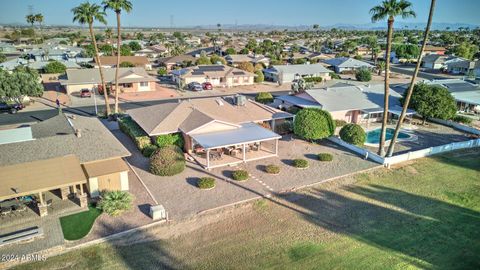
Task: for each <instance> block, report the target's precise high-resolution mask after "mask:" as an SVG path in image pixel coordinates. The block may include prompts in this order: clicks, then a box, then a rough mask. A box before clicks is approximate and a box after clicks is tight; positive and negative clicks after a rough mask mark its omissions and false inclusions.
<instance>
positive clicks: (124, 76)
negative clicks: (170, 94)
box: [59, 68, 158, 95]
mask: <svg viewBox="0 0 480 270" xmlns="http://www.w3.org/2000/svg"><path fill="white" fill-rule="evenodd" d="M102 70H103V77H104V79H105V83H106V84H107V85H110V86H111V87H114V86H115V71H116V69H114V68H105V69H102ZM118 74H119V75H118V82H119V87H120V91H121V92H142V91H154V90H156V82H157V81H158V79H157V78H155V77H152V76H150V75H148V74H147V72H146V71H145V69H143V68H120V69H119V71H118ZM59 81H60V84H61V85H63V86H64V87H65V89H66V91H67V94H69V95H71V94H72V93H74V92H79V91H80V90H81V89H84V88H86V89H98V87H99V86H100V85H101V83H102V82H101V79H100V72H99V71H98V69H67V71H66V76H65V77H64V78H59Z"/></svg>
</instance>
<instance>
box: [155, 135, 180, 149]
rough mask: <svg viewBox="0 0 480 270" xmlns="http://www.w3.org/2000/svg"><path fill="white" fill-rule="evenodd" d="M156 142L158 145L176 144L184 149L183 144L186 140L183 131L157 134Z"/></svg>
mask: <svg viewBox="0 0 480 270" xmlns="http://www.w3.org/2000/svg"><path fill="white" fill-rule="evenodd" d="M155 143H156V145H157V146H158V147H164V146H168V145H176V146H178V147H180V148H182V149H183V145H184V143H185V142H184V140H183V136H182V134H181V133H174V134H165V135H159V136H157V138H156V139H155Z"/></svg>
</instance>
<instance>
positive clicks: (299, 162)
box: [293, 159, 308, 168]
mask: <svg viewBox="0 0 480 270" xmlns="http://www.w3.org/2000/svg"><path fill="white" fill-rule="evenodd" d="M293 166H294V167H295V168H307V167H308V161H307V160H305V159H294V160H293Z"/></svg>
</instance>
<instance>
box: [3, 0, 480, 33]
mask: <svg viewBox="0 0 480 270" xmlns="http://www.w3.org/2000/svg"><path fill="white" fill-rule="evenodd" d="M81 2H84V1H80V0H61V1H60V0H15V1H13V0H9V1H8V2H7V1H4V2H3V3H2V8H1V9H0V23H24V21H25V19H24V18H25V15H26V14H27V13H28V10H29V8H28V7H29V5H32V6H33V10H34V12H41V13H43V15H44V17H45V23H46V24H57V25H58V24H67V25H68V24H72V14H71V12H70V10H71V9H72V7H75V6H76V5H78V4H79V3H81ZM90 2H95V3H101V1H100V0H97V1H95V0H91V1H90ZM131 2H132V3H133V11H132V12H131V13H130V14H126V15H123V16H122V21H123V25H124V26H166V27H168V26H170V18H171V16H173V21H174V25H175V26H176V27H182V26H195V25H213V24H217V23H221V24H235V23H236V22H237V23H238V24H239V25H240V24H272V25H290V26H295V25H312V24H315V23H317V24H320V26H328V25H334V24H337V23H341V24H365V23H369V22H370V16H369V14H368V11H369V9H370V8H371V7H372V6H374V5H376V4H378V3H380V2H381V0H310V1H308V0H236V1H231V0H156V1H155V0H131ZM411 2H412V3H413V7H414V10H415V11H416V12H417V18H415V19H410V20H407V22H425V21H426V18H427V16H428V8H429V4H430V1H428V0H411ZM479 11H480V0H437V8H436V13H435V16H434V22H438V23H468V24H475V25H480V16H478V12H479ZM399 21H402V20H401V19H399ZM108 22H109V25H110V26H113V25H114V24H115V18H114V16H113V14H112V12H109V16H108Z"/></svg>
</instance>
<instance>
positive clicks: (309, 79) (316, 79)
mask: <svg viewBox="0 0 480 270" xmlns="http://www.w3.org/2000/svg"><path fill="white" fill-rule="evenodd" d="M303 79H304V80H305V82H313V83H321V82H322V80H323V79H322V77H305V78H303Z"/></svg>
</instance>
